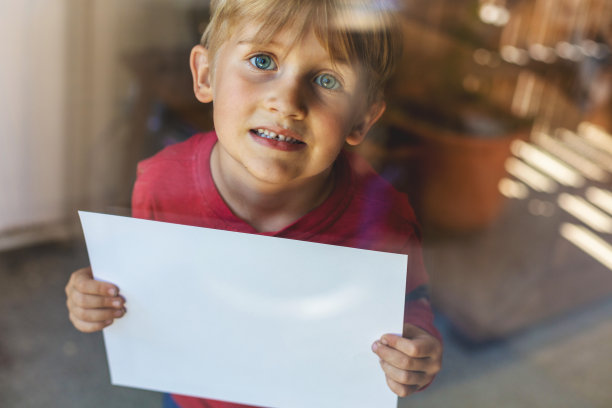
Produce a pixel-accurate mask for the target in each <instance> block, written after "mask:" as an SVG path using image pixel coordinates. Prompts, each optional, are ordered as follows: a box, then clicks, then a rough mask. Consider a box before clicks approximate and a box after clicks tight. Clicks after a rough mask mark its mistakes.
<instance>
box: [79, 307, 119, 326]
mask: <svg viewBox="0 0 612 408" xmlns="http://www.w3.org/2000/svg"><path fill="white" fill-rule="evenodd" d="M70 313H71V314H72V315H74V317H75V318H76V319H78V320H80V321H83V322H88V323H101V322H104V321H107V320H113V319H117V318H120V317H123V316H124V315H125V313H126V310H125V309H84V308H82V307H78V306H77V307H72V308H71V309H70Z"/></svg>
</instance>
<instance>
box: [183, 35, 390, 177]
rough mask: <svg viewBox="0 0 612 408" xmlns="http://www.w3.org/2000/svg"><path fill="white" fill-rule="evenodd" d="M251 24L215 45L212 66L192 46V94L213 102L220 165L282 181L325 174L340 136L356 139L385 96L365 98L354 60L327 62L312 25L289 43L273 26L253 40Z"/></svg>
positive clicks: (201, 50)
mask: <svg viewBox="0 0 612 408" xmlns="http://www.w3.org/2000/svg"><path fill="white" fill-rule="evenodd" d="M258 28H259V26H258V25H257V24H255V23H247V24H246V25H244V28H243V29H241V30H239V31H238V32H236V33H235V34H234V35H233V36H232V37H231V38H230V39H229V40H227V41H226V42H225V43H224V44H222V45H221V46H220V47H219V49H218V51H217V54H216V56H215V58H214V66H211V65H210V64H212V63H213V62H212V60H211V58H210V57H211V56H209V55H208V53H207V50H206V49H204V48H203V47H201V46H197V47H195V48H194V50H193V52H192V64H191V66H192V71H193V74H194V89H195V93H196V96H197V97H198V99H199V100H200V101H202V102H210V101H212V102H213V103H214V109H213V112H214V113H213V115H214V123H215V130H216V132H217V135H218V137H219V144H218V145H217V152H218V158H219V163H220V164H221V166H223V168H222V170H223V172H224V174H225V175H226V176H236V177H241V178H240V180H242V181H243V182H249V181H253V182H255V183H259V184H260V185H261V183H263V184H270V185H276V186H278V187H281V188H282V187H283V186H285V185H286V186H289V185H292V184H293V185H300V184H299V183H300V182H308V180H313V178H317V177H327V176H328V175H329V173H330V171H331V168H332V166H333V163H334V161H335V159H336V157H337V156H338V154H339V153H340V150H341V149H342V147H343V145H344V143H345V142H348V143H349V144H353V145H355V144H358V143H360V142H361V141H362V139H363V137H364V136H365V134H366V133H367V131H368V130H369V128H370V127H371V125H372V124H374V122H376V120H377V119H378V118H379V117H380V115H381V114H382V112H383V111H384V103H382V102H380V103H378V104H375V105H373V106H366V102H365V101H366V100H367V95H366V94H365V92H364V89H365V87H364V86H363V83H361V81H362V78H361V75H360V72H359V68H358V67H355V66H354V65H351V64H350V63H349V62H348V61H336V62H335V64H332V61H331V58H330V56H329V55H328V53H327V51H326V50H325V48H323V46H322V45H321V43H320V42H319V41H318V39H317V38H316V36H315V34H314V32H313V31H312V30H311V31H310V33H309V34H307V35H306V36H304V38H303V39H302V40H300V41H298V42H296V43H293V42H292V41H291V39H292V38H293V37H292V36H291V35H283V32H280V33H279V34H278V35H276V36H275V37H274V38H273V39H272V41H271V42H270V43H269V44H267V45H264V46H261V45H258V44H255V43H254V42H253V38H254V36H255V34H256V33H257V30H258ZM227 172H230V174H227Z"/></svg>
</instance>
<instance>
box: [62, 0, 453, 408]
mask: <svg viewBox="0 0 612 408" xmlns="http://www.w3.org/2000/svg"><path fill="white" fill-rule="evenodd" d="M389 6H390V3H389V2H387V1H374V0H369V1H365V0H362V1H349V0H313V1H308V2H303V1H288V0H218V1H213V2H212V4H211V21H210V24H209V26H208V28H207V29H206V32H205V33H204V36H203V39H202V45H198V46H195V47H194V48H193V50H192V53H191V59H190V64H191V70H192V74H193V86H194V93H195V96H196V98H197V99H198V100H199V101H201V102H203V103H209V102H213V104H214V105H213V106H214V109H213V119H214V123H215V131H214V132H210V133H207V134H198V135H195V136H193V137H192V138H190V139H189V140H187V141H185V142H183V143H179V144H177V145H174V146H171V147H169V148H166V149H165V150H163V151H162V152H160V153H159V154H157V155H156V156H154V157H153V158H150V159H148V160H145V161H144V162H142V163H140V165H139V167H138V179H137V181H136V184H135V187H134V194H133V203H132V210H133V216H134V217H138V218H147V219H154V220H159V221H165V222H173V223H179V224H188V225H195V226H202V227H208V228H218V229H225V230H232V231H240V232H247V233H254V234H263V235H268V236H277V237H284V238H292V239H301V240H307V241H313V242H320V243H326V244H334V245H344V246H350V247H356V248H364V249H372V250H379V251H387V252H397V253H406V254H408V255H409V267H408V279H407V288H406V290H407V292H406V293H407V296H406V310H405V317H404V321H405V324H404V333H403V337H400V336H398V335H393V334H384V335H383V336H382V337H381V338H380V340H377V341H376V342H374V344H373V345H372V350H373V352H374V353H376V354H377V355H378V357H379V359H380V364H381V367H382V370H383V372H384V374H385V376H386V380H387V383H388V385H389V388H390V389H391V390H392V391H393V392H395V393H396V394H397V395H399V396H406V395H409V394H411V393H412V392H414V391H416V390H419V389H421V388H423V387H425V386H426V385H427V384H429V383H430V382H431V380H432V379H433V377H434V375H435V374H436V373H437V372H438V371H439V369H440V362H441V352H442V347H441V343H440V341H439V334H438V333H437V332H436V330H435V328H434V327H433V323H432V313H431V309H430V306H429V303H428V300H427V298H426V291H425V290H424V288H426V284H427V276H426V274H425V271H424V267H423V264H422V255H421V251H420V244H419V238H418V233H417V231H416V228H417V227H416V223H415V220H414V215H413V213H412V210H411V208H410V206H409V204H408V201H407V199H406V198H405V197H404V196H403V195H402V194H399V193H397V192H396V191H395V190H393V188H392V187H391V186H390V185H388V183H386V182H384V181H383V180H382V179H381V178H380V177H379V176H377V175H376V174H375V173H374V172H373V170H372V169H371V168H370V167H369V166H368V165H367V164H366V163H365V162H364V161H362V160H360V159H359V158H358V157H356V156H355V155H352V154H349V153H347V152H343V151H342V148H343V145H344V143H345V142H346V143H348V144H349V145H357V144H359V143H360V142H361V141H362V140H363V138H364V137H365V135H366V133H367V132H368V130H369V129H370V127H371V126H372V125H373V124H374V123H375V122H376V121H377V120H378V119H379V118H380V116H381V115H382V113H383V111H384V109H385V103H384V101H383V100H382V92H381V89H382V87H383V84H384V82H385V80H386V79H387V78H388V77H389V75H390V73H391V71H392V69H393V65H394V63H395V60H396V59H397V52H398V48H399V47H400V44H401V42H400V41H398V37H397V36H398V30H397V26H396V23H395V22H394V20H393V16H392V14H391V10H389V9H388V7H389ZM372 273H376V271H372ZM66 293H67V297H68V300H67V305H68V309H69V312H70V319H71V321H72V322H73V324H74V325H75V327H76V328H77V329H79V330H81V331H84V332H92V331H97V330H101V329H103V328H104V327H106V326H108V325H110V324H112V322H113V319H115V318H120V317H122V316H123V315H124V313H125V307H124V304H125V300H124V299H123V298H122V297H121V296H119V289H118V288H117V287H116V286H114V285H112V284H110V283H104V282H98V281H95V280H93V278H92V274H91V269H90V268H85V269H81V270H79V271H76V272H74V273H73V275H72V277H71V279H70V281H69V282H68V285H67V286H66ZM432 334H433V335H432ZM436 337H437V338H436ZM173 399H174V401H175V402H176V403H177V404H178V405H179V406H180V407H183V408H190V407H238V406H239V405H236V404H230V403H224V402H219V401H209V400H200V399H196V398H191V397H185V396H173Z"/></svg>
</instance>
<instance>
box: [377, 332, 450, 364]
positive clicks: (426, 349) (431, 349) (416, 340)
mask: <svg viewBox="0 0 612 408" xmlns="http://www.w3.org/2000/svg"><path fill="white" fill-rule="evenodd" d="M380 341H381V343H382V344H384V345H388V346H389V347H392V348H394V349H396V350H399V351H401V352H402V353H404V354H406V355H408V356H410V357H416V358H426V357H435V356H437V355H438V354H439V350H440V347H441V346H440V342H439V341H438V339H436V338H435V337H433V336H431V335H430V334H428V333H426V332H423V333H420V334H418V335H417V336H415V337H412V338H404V337H400V336H398V335H396V334H385V335H383V336H382V337H381V339H380Z"/></svg>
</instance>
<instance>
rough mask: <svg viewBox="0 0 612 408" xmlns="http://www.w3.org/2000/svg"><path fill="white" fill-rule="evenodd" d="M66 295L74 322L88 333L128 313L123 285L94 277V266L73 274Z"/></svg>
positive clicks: (71, 319)
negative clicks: (120, 290) (101, 280)
mask: <svg viewBox="0 0 612 408" xmlns="http://www.w3.org/2000/svg"><path fill="white" fill-rule="evenodd" d="M66 298H67V299H66V306H68V312H69V316H70V321H71V322H72V324H73V325H74V327H76V328H77V329H78V330H80V331H82V332H85V333H91V332H95V331H98V330H102V329H103V328H105V327H106V326H109V325H110V324H112V323H113V321H114V320H115V319H116V318H119V317H122V316H123V315H124V314H125V312H126V310H125V299H123V297H121V296H119V288H117V287H116V286H115V285H113V284H112V283H108V282H100V281H97V280H94V278H93V274H92V273H91V267H87V268H83V269H79V270H78V271H76V272H73V273H72V275H71V276H70V280H69V281H68V284H67V285H66Z"/></svg>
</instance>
